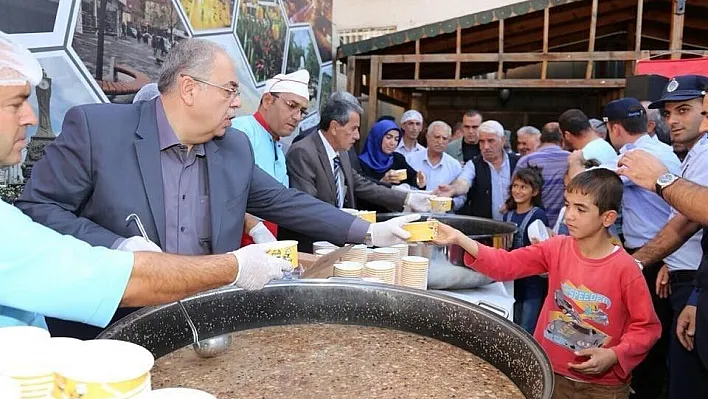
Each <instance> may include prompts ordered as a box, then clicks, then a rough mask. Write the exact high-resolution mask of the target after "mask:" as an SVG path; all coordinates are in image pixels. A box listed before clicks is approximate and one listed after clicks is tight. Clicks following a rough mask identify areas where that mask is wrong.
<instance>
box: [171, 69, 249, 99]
mask: <svg viewBox="0 0 708 399" xmlns="http://www.w3.org/2000/svg"><path fill="white" fill-rule="evenodd" d="M181 76H186V77H188V78H191V79H192V80H194V81H195V82H199V83H203V84H205V85H208V86H212V87H216V88H217V89H221V90H224V91H226V92H228V93H229V98H230V99H232V100H233V99H234V98H236V97H238V96H240V95H241V91H240V90H239V89H238V87H224V86H221V85H218V84H216V83H211V82H209V81H208V80H205V79H200V78H197V77H194V76H192V75H186V74H182V75H181ZM234 86H235V84H234Z"/></svg>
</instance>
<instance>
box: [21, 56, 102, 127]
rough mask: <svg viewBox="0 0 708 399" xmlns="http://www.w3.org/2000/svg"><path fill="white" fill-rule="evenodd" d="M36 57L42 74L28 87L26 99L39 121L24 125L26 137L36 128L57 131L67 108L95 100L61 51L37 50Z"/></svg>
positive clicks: (96, 100)
mask: <svg viewBox="0 0 708 399" xmlns="http://www.w3.org/2000/svg"><path fill="white" fill-rule="evenodd" d="M37 59H38V61H39V63H40V65H42V69H44V75H45V77H44V79H43V80H42V82H41V84H39V85H38V86H37V87H36V88H35V89H34V90H32V95H31V96H30V99H29V100H30V104H32V108H33V109H34V111H35V112H36V113H37V117H38V118H39V125H37V126H30V127H28V128H27V138H30V137H32V136H34V135H35V134H36V133H37V131H39V130H42V131H45V132H51V133H52V135H58V134H59V133H60V132H61V125H62V123H63V122H64V115H65V114H66V112H67V111H68V110H69V108H71V107H73V106H76V105H80V104H90V103H95V102H98V99H97V98H94V95H93V94H92V93H91V90H90V89H89V88H88V87H87V83H85V82H84V80H83V78H82V77H81V76H80V75H79V72H78V71H77V70H76V67H75V66H74V64H73V63H72V62H71V60H70V59H69V57H68V56H67V55H66V54H65V53H64V52H52V53H51V54H42V53H39V54H37ZM40 103H41V106H40Z"/></svg>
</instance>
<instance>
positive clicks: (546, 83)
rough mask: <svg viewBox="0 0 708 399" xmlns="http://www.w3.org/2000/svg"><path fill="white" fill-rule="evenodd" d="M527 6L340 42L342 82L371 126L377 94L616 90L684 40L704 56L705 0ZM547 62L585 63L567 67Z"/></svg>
mask: <svg viewBox="0 0 708 399" xmlns="http://www.w3.org/2000/svg"><path fill="white" fill-rule="evenodd" d="M541 7H543V8H541ZM533 9H534V10H536V11H533V12H528V13H519V14H516V15H515V13H516V12H517V11H516V9H514V8H513V7H512V8H511V9H507V8H503V9H501V8H500V10H501V11H500V12H499V13H497V12H496V11H495V12H494V13H493V16H492V17H491V19H490V18H489V17H488V16H489V15H490V14H479V15H477V16H469V17H472V18H463V17H461V18H460V19H459V21H453V22H454V24H452V23H450V21H445V23H441V24H439V26H435V25H433V24H431V25H430V26H426V27H425V29H421V30H418V31H416V30H414V29H411V30H408V31H405V32H397V33H395V34H391V35H389V36H390V37H389V38H386V39H383V40H379V39H377V41H372V42H370V43H369V45H368V46H356V47H355V46H349V45H348V48H347V49H346V50H347V51H341V50H342V48H340V51H339V52H338V54H340V56H341V58H340V59H342V60H343V58H344V57H345V56H347V55H351V54H353V56H347V58H346V62H347V64H348V65H347V70H346V72H347V89H348V90H349V91H351V92H352V93H354V94H355V95H358V96H360V97H362V98H368V99H369V103H368V105H367V106H366V109H367V113H368V115H369V119H370V120H369V121H368V122H369V123H368V124H369V125H371V124H372V123H373V121H374V120H375V119H376V115H377V113H376V111H377V101H378V100H380V101H386V102H391V103H393V104H396V105H399V106H402V105H404V104H411V105H412V104H413V103H415V104H416V106H417V107H421V108H424V107H425V105H426V104H425V103H426V101H427V100H425V99H427V98H430V100H431V101H433V102H435V101H437V98H438V97H439V96H440V95H441V94H439V93H440V92H452V91H455V90H469V91H476V92H477V93H478V94H479V93H481V92H483V91H485V90H486V89H489V90H495V89H497V90H498V89H502V88H510V89H518V91H524V90H527V89H541V90H544V91H545V92H546V93H548V92H556V90H555V89H563V90H574V89H585V90H586V91H587V92H588V93H601V94H598V95H608V96H618V95H621V93H622V90H623V89H624V87H625V84H626V81H625V79H623V78H624V77H626V76H631V75H632V74H633V73H634V69H635V63H636V61H637V60H639V59H647V58H650V57H652V56H657V55H666V54H671V58H673V59H677V58H681V54H682V53H681V51H682V49H683V48H684V47H685V48H687V49H691V54H692V55H693V54H697V55H704V56H708V40H707V39H706V37H708V35H706V36H705V37H701V36H700V35H701V32H704V31H705V30H708V27H706V26H705V24H704V23H703V21H704V20H706V19H708V0H706V3H705V4H702V3H700V2H698V0H694V1H693V2H691V1H690V0H651V1H646V0H602V1H600V0H591V1H568V0H563V1H560V0H559V1H558V2H555V1H554V2H548V5H547V6H539V8H536V7H535V6H533ZM551 9H552V10H551ZM502 11H503V12H502ZM507 11H508V12H507ZM483 17H484V19H480V18H483ZM588 22H590V25H589V28H588ZM669 28H670V29H669ZM669 31H670V32H669ZM382 43H387V44H383V45H382ZM345 47H347V46H345ZM367 48H368V49H367ZM643 48H644V49H646V50H642V49H643ZM648 49H651V50H648ZM694 49H697V50H696V51H694ZM704 49H705V50H704ZM352 50H354V51H352ZM553 63H568V64H569V63H576V64H579V65H580V66H582V65H585V66H586V68H585V69H584V70H581V71H577V73H576V70H575V68H573V70H572V71H571V70H570V68H567V67H563V66H558V65H554V64H553ZM423 64H425V65H423ZM556 67H558V68H556ZM534 68H535V69H534ZM512 71H513V72H512ZM539 72H540V73H539ZM623 72H624V73H623ZM494 73H495V75H496V76H494V78H493V79H484V78H485V77H486V76H487V74H494ZM512 74H513V75H512ZM539 75H540V76H539ZM549 75H550V76H556V77H553V78H549ZM507 76H509V77H512V79H507ZM558 76H562V77H563V78H559V77H558ZM518 77H523V78H524V79H521V78H518ZM362 79H365V81H362ZM515 92H516V91H515ZM362 93H363V94H364V95H363V96H362ZM366 94H368V96H366ZM484 95H486V94H484ZM593 95H595V94H593ZM608 98H609V97H608ZM472 106H476V105H474V104H473V105H472ZM481 106H486V105H481ZM593 106H594V105H593Z"/></svg>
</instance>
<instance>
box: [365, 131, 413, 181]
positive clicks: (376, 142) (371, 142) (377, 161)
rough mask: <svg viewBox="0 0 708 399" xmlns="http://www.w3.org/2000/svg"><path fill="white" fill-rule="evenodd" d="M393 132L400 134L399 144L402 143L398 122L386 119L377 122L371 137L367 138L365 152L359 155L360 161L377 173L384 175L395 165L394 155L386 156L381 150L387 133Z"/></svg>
mask: <svg viewBox="0 0 708 399" xmlns="http://www.w3.org/2000/svg"><path fill="white" fill-rule="evenodd" d="M391 130H395V131H397V132H398V142H399V143H400V142H401V135H402V134H403V132H402V131H401V128H399V127H398V125H396V122H393V121H390V120H387V119H384V120H382V121H379V122H376V124H374V126H373V127H372V128H371V130H370V131H369V137H367V138H366V145H365V146H364V151H362V152H361V155H359V159H360V160H361V161H362V162H364V163H365V164H367V165H369V167H370V168H371V169H373V170H375V171H376V172H379V173H384V172H386V171H388V170H389V169H391V165H393V154H386V153H384V152H383V150H382V149H381V143H382V142H383V138H384V136H385V135H386V133H388V132H390V131H391Z"/></svg>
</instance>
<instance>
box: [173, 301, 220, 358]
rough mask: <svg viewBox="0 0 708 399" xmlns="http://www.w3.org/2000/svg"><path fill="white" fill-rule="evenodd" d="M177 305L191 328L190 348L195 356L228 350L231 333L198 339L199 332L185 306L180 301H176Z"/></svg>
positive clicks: (216, 354) (204, 356) (209, 355)
mask: <svg viewBox="0 0 708 399" xmlns="http://www.w3.org/2000/svg"><path fill="white" fill-rule="evenodd" d="M177 305H179V308H180V310H181V311H182V314H183V315H184V317H185V318H186V319H187V324H189V328H190V329H191V330H192V337H194V343H193V344H192V349H194V353H196V354H197V356H199V357H203V358H210V357H216V356H219V355H221V354H222V353H224V352H226V351H227V350H229V346H231V335H229V334H224V335H219V336H216V337H212V338H209V339H205V340H199V333H198V332H197V327H196V326H195V325H194V322H193V321H192V318H191V317H189V313H187V308H185V307H184V304H183V303H182V301H177Z"/></svg>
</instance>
